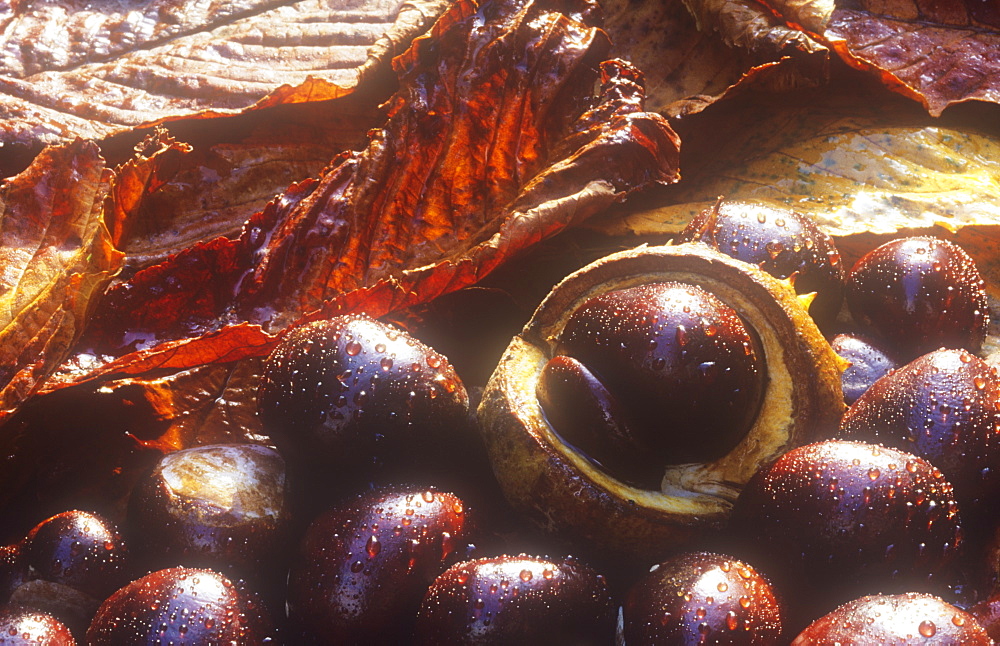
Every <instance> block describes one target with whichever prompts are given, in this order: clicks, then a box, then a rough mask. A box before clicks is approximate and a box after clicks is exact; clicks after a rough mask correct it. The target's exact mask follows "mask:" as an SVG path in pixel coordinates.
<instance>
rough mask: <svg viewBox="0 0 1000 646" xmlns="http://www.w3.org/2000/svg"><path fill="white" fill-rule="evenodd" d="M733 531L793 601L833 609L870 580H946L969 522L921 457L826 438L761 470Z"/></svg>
mask: <svg viewBox="0 0 1000 646" xmlns="http://www.w3.org/2000/svg"><path fill="white" fill-rule="evenodd" d="M728 532H729V534H730V535H731V536H733V537H738V541H739V544H738V546H737V547H736V549H739V550H740V552H739V553H740V554H743V553H747V554H749V555H750V556H748V557H747V558H749V559H750V560H751V562H753V563H755V564H758V565H759V567H761V568H762V569H764V571H766V572H767V573H768V575H769V576H770V577H771V578H772V580H773V581H774V582H775V585H777V586H778V587H779V589H782V590H785V591H787V592H788V594H789V595H795V596H794V597H792V598H791V599H790V603H792V604H802V603H805V604H808V605H809V607H810V609H814V608H827V609H828V608H833V607H835V606H836V605H837V604H839V603H843V602H844V601H847V600H849V599H852V598H856V597H858V596H859V595H861V594H865V593H869V592H870V591H871V590H872V589H877V590H881V591H885V592H903V591H930V590H931V588H932V587H933V586H935V585H941V586H942V587H943V586H944V584H945V581H944V576H945V575H946V574H947V573H948V571H949V568H950V567H951V566H952V565H953V564H954V563H955V562H956V557H957V556H958V555H959V546H960V544H961V543H962V537H963V525H962V522H961V519H960V517H959V513H958V504H957V503H956V501H955V498H954V494H953V490H952V486H951V484H950V483H949V482H948V481H947V480H945V478H944V476H943V475H942V474H941V472H940V471H939V470H938V469H937V468H936V467H934V466H933V465H931V464H930V463H929V462H927V461H926V460H924V459H923V458H919V457H917V456H915V455H913V454H910V453H906V452H904V451H900V450H898V449H894V448H886V447H882V446H878V445H873V444H866V443H862V442H851V441H845V440H828V441H824V442H818V443H814V444H808V445H805V446H802V447H799V448H796V449H792V450H791V451H789V452H787V453H785V454H784V455H782V456H781V457H779V458H778V459H777V460H776V461H774V462H773V463H772V464H771V465H769V466H767V467H765V468H763V469H761V470H760V471H759V472H757V474H756V475H754V477H753V478H751V479H750V481H749V482H748V483H747V486H746V487H745V488H744V489H743V492H742V493H741V494H740V496H739V498H738V499H737V500H736V504H735V505H734V508H733V513H732V517H731V522H730V527H729V530H728ZM873 586H875V587H874V588H873ZM823 611H824V612H825V611H826V610H823Z"/></svg>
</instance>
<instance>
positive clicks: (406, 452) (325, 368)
mask: <svg viewBox="0 0 1000 646" xmlns="http://www.w3.org/2000/svg"><path fill="white" fill-rule="evenodd" d="M468 406H469V403H468V395H467V394H466V391H465V387H464V386H463V384H462V381H461V379H459V377H458V375H457V374H456V373H455V371H454V370H453V369H452V367H451V364H450V363H449V362H448V359H447V358H446V357H444V356H443V355H441V354H439V353H437V352H435V351H434V350H433V349H432V348H430V347H428V346H426V345H425V344H423V343H421V342H420V341H418V340H417V339H415V338H413V337H412V336H410V335H409V334H407V333H406V332H404V331H403V330H400V329H398V328H396V327H394V326H391V325H389V324H387V323H382V322H380V321H376V320H374V319H372V318H370V317H368V316H366V315H363V314H350V315H344V316H337V317H334V318H331V319H326V320H321V321H315V322H312V323H308V324H305V325H302V326H299V327H297V328H294V329H292V330H291V331H289V332H288V333H287V334H286V335H285V336H284V338H283V339H282V341H281V342H280V343H279V345H278V346H277V347H276V348H275V349H274V351H273V352H272V353H271V354H270V356H269V357H268V358H267V361H266V363H265V366H264V373H263V376H262V378H261V383H260V388H259V390H258V394H257V407H258V413H259V415H260V419H261V422H262V423H263V429H264V432H265V433H267V434H268V435H269V436H270V437H271V439H272V440H273V441H274V443H275V445H276V446H277V447H278V449H279V450H280V451H281V452H282V454H283V455H284V456H285V457H286V459H288V460H289V461H290V462H294V463H296V464H299V463H303V464H308V465H312V466H315V467H317V468H320V469H322V470H326V471H337V470H339V471H342V472H344V473H345V474H362V475H370V474H371V473H372V472H373V471H374V470H375V469H377V468H379V467H381V466H384V465H385V464H386V463H387V462H390V463H393V464H396V463H405V462H406V461H408V460H410V459H412V458H413V457H414V456H416V455H421V456H425V455H426V456H430V455H432V454H433V452H434V451H435V449H438V448H440V447H441V446H442V445H443V444H445V443H446V441H447V437H448V434H449V433H454V432H455V431H456V429H457V428H459V427H461V425H462V424H464V423H465V422H466V420H467V415H468Z"/></svg>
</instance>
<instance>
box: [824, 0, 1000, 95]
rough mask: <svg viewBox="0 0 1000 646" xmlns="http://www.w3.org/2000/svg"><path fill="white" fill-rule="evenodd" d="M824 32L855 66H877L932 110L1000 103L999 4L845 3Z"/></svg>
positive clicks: (943, 0)
mask: <svg viewBox="0 0 1000 646" xmlns="http://www.w3.org/2000/svg"><path fill="white" fill-rule="evenodd" d="M845 5H846V6H843V7H840V6H838V7H837V9H836V10H835V11H834V12H833V14H832V16H831V17H830V22H829V24H828V25H827V29H826V32H825V37H826V39H827V40H828V41H829V42H830V44H831V46H832V47H834V49H836V50H837V52H838V53H839V54H840V55H841V57H843V58H844V60H846V61H848V62H849V63H851V64H852V65H855V66H857V67H860V68H863V69H873V70H874V71H875V72H877V73H878V74H879V75H880V76H881V78H882V79H883V81H884V82H885V83H886V85H888V86H889V87H891V88H894V89H896V90H897V91H900V92H902V93H904V94H907V95H909V96H912V97H913V98H916V99H917V100H919V101H920V102H921V103H923V104H924V105H925V106H926V107H927V110H928V111H929V112H930V113H931V114H933V115H940V114H941V113H942V112H943V111H944V109H945V108H947V107H948V106H949V105H951V104H953V103H960V102H963V101H970V100H980V101H990V102H993V103H1000V59H998V57H997V52H998V51H1000V5H997V3H995V2H992V3H991V2H960V1H958V0H916V1H914V0H896V1H895V2H883V1H878V2H871V1H867V0H865V1H861V2H857V3H845Z"/></svg>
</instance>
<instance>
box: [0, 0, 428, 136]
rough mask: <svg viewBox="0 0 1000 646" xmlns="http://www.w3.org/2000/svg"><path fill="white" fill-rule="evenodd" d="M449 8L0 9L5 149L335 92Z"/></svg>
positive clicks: (351, 3)
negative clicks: (14, 145) (11, 145)
mask: <svg viewBox="0 0 1000 646" xmlns="http://www.w3.org/2000/svg"><path fill="white" fill-rule="evenodd" d="M447 4H448V0H417V1H414V2H403V1H402V0H348V1H346V2H345V1H344V0H298V1H295V0H210V1H209V2H196V1H194V0H181V1H179V2H175V1H173V0H153V1H152V2H149V3H130V2H111V1H109V2H98V3H91V2H87V3H84V2H76V1H75V0H63V1H59V0H55V1H48V0H40V1H37V2H12V3H5V4H4V5H3V6H2V8H0V21H2V24H3V26H4V29H3V32H2V34H0V142H2V143H4V144H7V145H10V144H21V145H28V146H32V145H35V144H37V143H38V142H43V143H53V142H58V141H64V140H66V139H67V138H72V137H73V136H81V137H87V138H95V139H99V138H102V137H105V136H108V135H109V134H112V133H116V132H121V131H123V130H127V129H128V128H129V127H132V126H136V125H139V124H150V123H155V122H162V121H165V120H170V119H176V118H179V117H183V116H187V115H193V114H199V113H201V114H206V113H207V114H219V113H230V112H238V111H241V110H244V109H247V108H249V107H251V106H254V105H255V104H256V105H257V106H258V107H263V106H271V105H275V104H284V103H297V102H303V101H318V100H323V99H330V98H334V97H337V96H341V95H343V94H345V93H346V92H349V91H350V88H353V87H354V86H355V85H356V84H357V83H358V81H359V80H360V79H361V78H364V77H366V76H367V75H369V74H371V73H373V72H374V71H375V70H376V69H377V68H378V66H379V65H381V64H385V63H387V61H388V59H389V58H390V57H392V56H394V55H395V54H397V53H399V51H401V50H402V49H403V48H405V47H406V45H408V44H409V42H410V40H411V39H412V38H413V37H414V36H415V35H417V34H419V33H421V32H422V31H423V30H425V29H426V28H428V27H429V26H430V24H431V23H432V22H433V20H434V18H436V17H437V16H438V15H439V14H440V13H441V11H443V10H444V8H445V7H446V6H447Z"/></svg>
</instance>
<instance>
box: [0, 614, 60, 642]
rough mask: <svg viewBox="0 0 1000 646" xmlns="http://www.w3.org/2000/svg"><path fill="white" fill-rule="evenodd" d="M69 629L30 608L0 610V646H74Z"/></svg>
mask: <svg viewBox="0 0 1000 646" xmlns="http://www.w3.org/2000/svg"><path fill="white" fill-rule="evenodd" d="M76 643H77V641H76V640H75V639H74V638H73V634H72V633H71V632H70V630H69V628H68V627H67V626H66V625H65V624H64V623H63V622H61V621H59V620H58V619H57V618H55V617H53V616H52V615H50V614H48V613H45V612H40V611H37V610H32V609H30V608H19V607H7V608H4V609H2V610H0V645H2V646H76Z"/></svg>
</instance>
